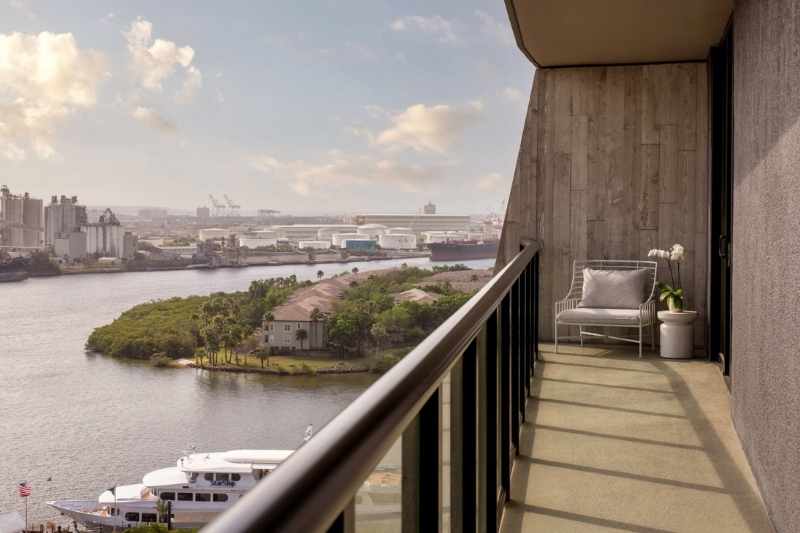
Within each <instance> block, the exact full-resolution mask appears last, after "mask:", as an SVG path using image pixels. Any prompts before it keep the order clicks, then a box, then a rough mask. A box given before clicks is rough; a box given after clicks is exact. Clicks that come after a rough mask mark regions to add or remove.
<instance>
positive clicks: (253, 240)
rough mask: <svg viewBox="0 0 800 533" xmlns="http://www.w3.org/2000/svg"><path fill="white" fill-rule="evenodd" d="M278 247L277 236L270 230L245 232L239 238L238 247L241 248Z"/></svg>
mask: <svg viewBox="0 0 800 533" xmlns="http://www.w3.org/2000/svg"><path fill="white" fill-rule="evenodd" d="M277 245H278V234H277V232H275V231H272V230H259V231H251V232H247V233H245V234H243V235H241V236H240V237H239V246H241V247H242V248H250V249H251V250H255V249H256V248H265V247H267V246H277Z"/></svg>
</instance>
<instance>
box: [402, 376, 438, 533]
mask: <svg viewBox="0 0 800 533" xmlns="http://www.w3.org/2000/svg"><path fill="white" fill-rule="evenodd" d="M440 401H441V388H439V389H436V392H434V393H433V394H432V395H431V397H430V398H429V399H428V400H427V401H426V402H425V405H424V406H423V407H422V409H421V410H420V412H419V414H418V415H417V417H416V418H415V419H414V421H413V422H412V423H411V424H410V425H409V426H408V428H407V429H406V430H405V431H404V432H403V444H402V450H403V452H402V453H403V460H402V465H403V467H402V480H403V486H402V492H403V495H402V522H401V523H402V531H403V533H427V532H428V531H432V532H436V531H439V530H440V529H441V512H440V511H441V501H442V492H441V486H442V485H441V464H442V463H441V442H440V437H441V429H440V417H439V413H440Z"/></svg>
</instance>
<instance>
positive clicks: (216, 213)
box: [208, 194, 225, 217]
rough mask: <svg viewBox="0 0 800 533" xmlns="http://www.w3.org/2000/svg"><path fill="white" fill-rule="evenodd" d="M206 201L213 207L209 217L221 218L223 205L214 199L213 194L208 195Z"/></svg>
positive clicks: (223, 209)
mask: <svg viewBox="0 0 800 533" xmlns="http://www.w3.org/2000/svg"><path fill="white" fill-rule="evenodd" d="M208 199H209V200H211V205H212V206H213V209H214V210H213V211H212V213H211V215H212V216H215V217H220V216H223V215H224V214H225V204H223V203H222V202H220V201H218V200H217V199H216V198H214V195H213V194H209V195H208Z"/></svg>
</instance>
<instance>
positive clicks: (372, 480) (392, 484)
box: [356, 437, 403, 533]
mask: <svg viewBox="0 0 800 533" xmlns="http://www.w3.org/2000/svg"><path fill="white" fill-rule="evenodd" d="M401 443H402V437H401V438H399V439H398V440H397V442H395V443H394V445H393V446H392V447H391V448H390V449H389V452H388V453H387V454H386V456H384V458H383V459H381V461H380V463H378V466H376V467H375V470H373V472H372V474H370V476H369V477H368V478H367V480H366V481H365V482H364V484H363V485H362V486H361V489H360V490H359V491H358V493H357V494H356V531H357V532H358V533H400V532H401V510H402V504H401V494H402V493H401V477H402V473H403V470H402V446H401Z"/></svg>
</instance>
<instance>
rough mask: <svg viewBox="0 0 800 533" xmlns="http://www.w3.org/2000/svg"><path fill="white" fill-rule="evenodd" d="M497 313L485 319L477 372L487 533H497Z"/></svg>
mask: <svg viewBox="0 0 800 533" xmlns="http://www.w3.org/2000/svg"><path fill="white" fill-rule="evenodd" d="M497 315H498V312H497V311H495V312H494V313H492V315H491V316H489V319H488V320H487V321H486V341H485V343H484V346H485V351H486V353H485V356H484V358H483V360H484V361H485V371H484V372H481V374H482V376H483V377H482V380H483V383H485V386H484V387H482V393H483V398H485V401H484V404H485V406H486V416H485V421H486V425H485V427H484V428H482V429H481V434H482V435H484V436H485V437H484V440H485V441H486V444H485V446H484V447H483V448H482V452H483V454H482V455H483V456H482V457H481V461H480V462H481V463H482V464H484V465H486V466H485V471H486V474H485V476H486V477H485V479H484V484H485V492H484V498H485V499H484V502H485V504H484V506H485V510H484V513H485V514H484V519H485V523H486V531H487V532H490V531H491V532H495V531H497V528H498V525H499V521H498V491H497V488H498V487H497V483H498V480H497V456H498V450H497V427H498V423H497V404H498V402H497V375H498V373H497V355H498V346H497V344H498V333H497V330H498V320H497Z"/></svg>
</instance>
